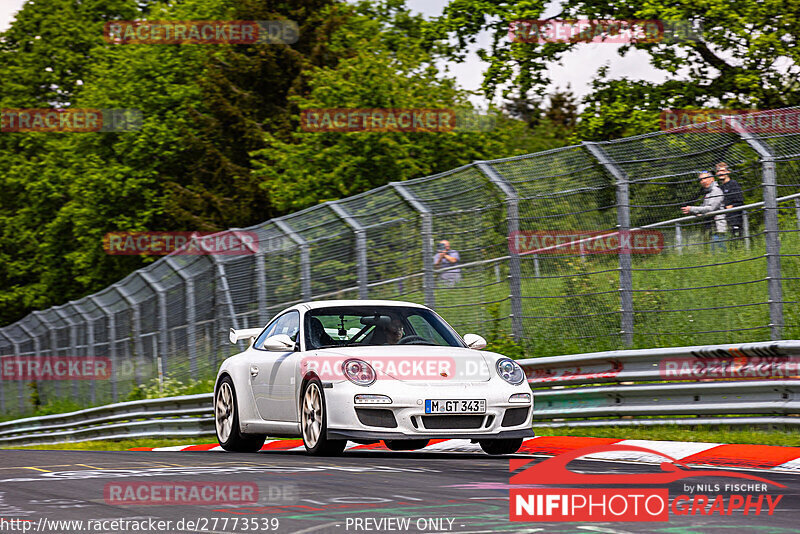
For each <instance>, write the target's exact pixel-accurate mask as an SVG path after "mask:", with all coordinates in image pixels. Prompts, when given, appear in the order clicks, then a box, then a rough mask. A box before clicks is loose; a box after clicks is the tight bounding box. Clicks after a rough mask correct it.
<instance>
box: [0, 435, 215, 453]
mask: <svg viewBox="0 0 800 534" xmlns="http://www.w3.org/2000/svg"><path fill="white" fill-rule="evenodd" d="M214 441H215V438H214V437H213V436H208V437H204V438H171V439H123V440H119V441H104V440H98V441H81V442H79V443H52V444H47V445H27V446H24V447H3V449H24V450H61V451H69V450H75V451H126V450H128V449H132V448H134V447H172V446H174V445H195V444H198V445H199V444H201V443H213V442H214Z"/></svg>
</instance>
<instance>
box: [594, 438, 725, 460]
mask: <svg viewBox="0 0 800 534" xmlns="http://www.w3.org/2000/svg"><path fill="white" fill-rule="evenodd" d="M614 445H633V446H636V447H644V448H646V449H652V450H654V451H656V452H660V453H663V454H666V455H668V456H671V457H672V458H675V459H676V460H680V459H681V458H686V457H687V456H691V455H693V454H697V453H698V452H703V451H707V450H708V449H712V448H714V447H716V446H718V445H719V443H691V442H682V441H648V440H643V439H626V440H622V441H619V442H617V443H614ZM584 458H602V459H606V460H632V461H637V462H647V463H661V462H664V461H666V458H664V457H663V456H658V455H656V454H647V453H644V452H639V451H608V452H602V453H598V454H588V455H586V456H585V457H584Z"/></svg>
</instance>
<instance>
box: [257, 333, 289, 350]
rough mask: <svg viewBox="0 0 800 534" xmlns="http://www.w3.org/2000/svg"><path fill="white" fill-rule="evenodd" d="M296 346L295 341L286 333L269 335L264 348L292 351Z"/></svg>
mask: <svg viewBox="0 0 800 534" xmlns="http://www.w3.org/2000/svg"><path fill="white" fill-rule="evenodd" d="M294 347H295V342H294V341H292V338H290V337H289V336H287V335H286V334H278V335H277V336H272V337H268V338H267V340H266V341H264V345H263V348H264V350H269V351H273V352H291V351H293V350H294Z"/></svg>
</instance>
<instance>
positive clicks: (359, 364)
mask: <svg viewBox="0 0 800 534" xmlns="http://www.w3.org/2000/svg"><path fill="white" fill-rule="evenodd" d="M342 372H343V373H344V376H345V377H347V379H348V380H349V381H350V382H352V383H353V384H356V385H359V386H369V385H370V384H372V383H373V382H375V369H373V368H372V366H371V365H370V364H368V363H367V362H365V361H363V360H355V359H353V360H347V361H345V362H344V363H343V364H342Z"/></svg>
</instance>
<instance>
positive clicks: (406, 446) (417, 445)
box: [383, 439, 431, 451]
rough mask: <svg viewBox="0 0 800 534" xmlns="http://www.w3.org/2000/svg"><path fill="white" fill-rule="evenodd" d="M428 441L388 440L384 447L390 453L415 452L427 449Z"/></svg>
mask: <svg viewBox="0 0 800 534" xmlns="http://www.w3.org/2000/svg"><path fill="white" fill-rule="evenodd" d="M430 441H431V440H429V439H389V440H386V441H384V442H383V443H384V445H386V448H387V449H389V450H390V451H415V450H417V449H422V448H424V447H427V445H428V443H430Z"/></svg>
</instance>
